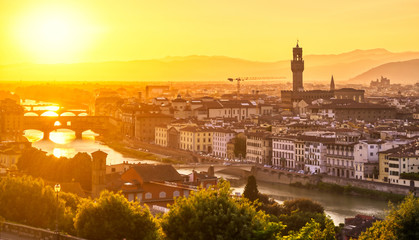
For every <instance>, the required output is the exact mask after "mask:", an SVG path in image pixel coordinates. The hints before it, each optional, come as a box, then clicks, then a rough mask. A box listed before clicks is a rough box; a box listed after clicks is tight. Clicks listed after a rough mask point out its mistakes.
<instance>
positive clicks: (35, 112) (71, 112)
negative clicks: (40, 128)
mask: <svg viewBox="0 0 419 240" xmlns="http://www.w3.org/2000/svg"><path fill="white" fill-rule="evenodd" d="M36 107H37V106H26V107H24V109H25V110H24V112H25V113H24V116H30V117H35V116H43V114H45V113H48V112H53V113H56V114H57V115H58V116H67V117H70V116H88V111H87V110H86V109H67V108H59V109H57V110H48V109H36ZM28 108H30V109H28Z"/></svg>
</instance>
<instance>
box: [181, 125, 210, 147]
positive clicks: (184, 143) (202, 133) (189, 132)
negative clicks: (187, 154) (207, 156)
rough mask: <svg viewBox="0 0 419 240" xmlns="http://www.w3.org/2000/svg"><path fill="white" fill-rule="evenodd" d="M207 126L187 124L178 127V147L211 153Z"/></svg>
mask: <svg viewBox="0 0 419 240" xmlns="http://www.w3.org/2000/svg"><path fill="white" fill-rule="evenodd" d="M213 132H214V129H213V128H209V127H197V126H188V127H184V128H181V129H180V148H181V149H183V150H188V151H192V152H205V153H212V135H213Z"/></svg>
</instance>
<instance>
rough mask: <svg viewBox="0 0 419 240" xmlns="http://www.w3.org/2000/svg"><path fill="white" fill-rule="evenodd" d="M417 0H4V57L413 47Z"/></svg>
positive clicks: (0, 58)
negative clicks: (297, 48)
mask: <svg viewBox="0 0 419 240" xmlns="http://www.w3.org/2000/svg"><path fill="white" fill-rule="evenodd" d="M418 28H419V1H417V0H368V1H366V0H352V1H336V0H318V1H312V0H300V1H289V0H288V1H282V0H269V1H268V0H260V1H251V0H240V1H239V0H229V1H225V0H222V1H221V0H212V1H205V0H201V1H197V0H176V1H174V0H158V1H141V0H119V1H115V0H59V1H58V0H55V1H52V0H49V1H46V0H1V3H0V53H1V54H0V64H11V63H23V62H34V63H62V62H64V63H73V62H90V61H95V62H97V61H109V60H134V59H152V58H163V57H165V56H186V55H224V56H230V57H238V58H244V59H249V60H258V61H276V60H284V59H289V58H290V57H291V56H290V48H291V47H293V46H294V45H295V42H296V40H297V38H298V39H299V40H300V43H301V46H303V48H304V54H329V53H341V52H345V51H351V50H354V49H371V48H386V49H388V50H390V51H396V52H400V51H419V44H418V43H419V30H418Z"/></svg>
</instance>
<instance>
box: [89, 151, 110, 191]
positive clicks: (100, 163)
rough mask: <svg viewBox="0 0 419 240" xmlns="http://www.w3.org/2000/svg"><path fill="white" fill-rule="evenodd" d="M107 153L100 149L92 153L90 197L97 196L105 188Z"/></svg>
mask: <svg viewBox="0 0 419 240" xmlns="http://www.w3.org/2000/svg"><path fill="white" fill-rule="evenodd" d="M107 156H108V154H107V153H105V152H102V151H100V150H98V151H96V152H93V153H92V158H93V162H92V198H98V197H99V196H100V192H102V191H103V190H105V189H106V182H105V175H106V157H107Z"/></svg>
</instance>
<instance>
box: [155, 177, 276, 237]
mask: <svg viewBox="0 0 419 240" xmlns="http://www.w3.org/2000/svg"><path fill="white" fill-rule="evenodd" d="M161 227H162V230H163V232H164V234H165V237H166V239H168V240H172V239H173V240H174V239H176V240H179V239H197V240H199V239H217V240H226V239H274V238H275V236H276V235H277V233H278V232H279V231H280V229H281V228H282V225H281V224H280V223H274V222H269V221H268V216H267V215H266V214H265V213H263V212H262V211H257V210H256V208H255V207H254V205H253V204H251V203H250V202H249V201H248V200H247V199H245V198H233V197H231V190H230V184H229V183H228V182H226V181H221V182H220V183H219V184H218V185H217V186H216V187H215V188H210V189H201V190H200V191H198V192H194V193H191V195H190V196H189V197H188V198H185V197H179V198H176V200H175V203H174V204H173V205H172V206H171V207H170V211H169V212H168V213H167V214H165V215H164V216H163V218H162V220H161Z"/></svg>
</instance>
